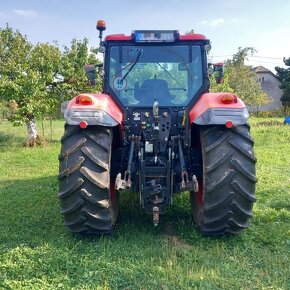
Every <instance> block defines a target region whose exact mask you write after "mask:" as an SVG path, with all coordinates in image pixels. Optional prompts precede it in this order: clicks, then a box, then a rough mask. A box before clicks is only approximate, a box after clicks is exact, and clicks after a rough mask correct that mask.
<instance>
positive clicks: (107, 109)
mask: <svg viewBox="0 0 290 290" xmlns="http://www.w3.org/2000/svg"><path fill="white" fill-rule="evenodd" d="M83 97H85V99H86V100H87V102H86V103H82V102H81V101H80V100H81V99H82V98H83ZM64 115H65V119H66V121H67V123H68V124H70V125H79V124H80V122H82V121H84V122H87V124H88V125H102V126H110V127H113V126H116V125H118V124H120V125H122V122H123V120H124V114H123V112H122V111H121V109H120V108H119V106H118V105H117V104H116V103H115V102H114V101H113V99H112V98H111V97H110V96H109V95H106V94H91V93H85V94H80V95H79V96H77V97H75V98H73V99H72V100H71V101H70V102H69V104H68V106H67V108H66V111H65V114H64Z"/></svg>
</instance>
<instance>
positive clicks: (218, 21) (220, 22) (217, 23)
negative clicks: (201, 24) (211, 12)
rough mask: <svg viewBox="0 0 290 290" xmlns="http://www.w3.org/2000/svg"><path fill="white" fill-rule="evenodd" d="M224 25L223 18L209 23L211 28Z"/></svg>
mask: <svg viewBox="0 0 290 290" xmlns="http://www.w3.org/2000/svg"><path fill="white" fill-rule="evenodd" d="M224 23H225V20H224V19H223V18H216V19H212V20H211V21H209V25H210V26H218V25H222V24H224Z"/></svg>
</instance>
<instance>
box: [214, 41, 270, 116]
mask: <svg viewBox="0 0 290 290" xmlns="http://www.w3.org/2000/svg"><path fill="white" fill-rule="evenodd" d="M254 52H255V50H254V48H252V47H246V48H240V47H239V49H238V52H237V53H236V54H234V55H233V58H232V59H228V60H227V61H226V62H225V73H224V82H223V83H222V84H215V82H214V81H213V78H212V81H211V91H214V92H218V91H222V92H226V91H228V92H233V93H235V94H236V95H238V96H239V97H240V98H241V99H242V100H243V101H244V102H245V103H246V105H247V106H248V107H249V108H250V110H251V111H254V110H257V109H258V108H259V107H260V106H261V105H263V104H265V103H266V102H267V96H266V94H265V92H264V91H263V90H262V87H261V84H260V83H259V82H257V79H256V74H255V72H254V71H253V70H252V67H251V66H247V65H245V60H246V59H247V56H248V54H249V53H254Z"/></svg>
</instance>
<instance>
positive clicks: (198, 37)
mask: <svg viewBox="0 0 290 290" xmlns="http://www.w3.org/2000/svg"><path fill="white" fill-rule="evenodd" d="M179 40H206V37H205V36H204V35H203V34H196V33H189V34H185V35H179Z"/></svg>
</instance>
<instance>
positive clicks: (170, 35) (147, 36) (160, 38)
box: [105, 30, 207, 42]
mask: <svg viewBox="0 0 290 290" xmlns="http://www.w3.org/2000/svg"><path fill="white" fill-rule="evenodd" d="M156 36H157V37H156ZM206 39H207V38H206V37H205V36H204V35H203V34H196V33H187V34H183V35H181V34H179V32H178V31H176V30H156V31H154V30H150V31H149V30H138V31H133V32H132V34H131V35H125V34H112V35H108V36H106V38H105V40H106V41H133V40H135V42H174V41H176V40H181V41H188V40H206Z"/></svg>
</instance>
